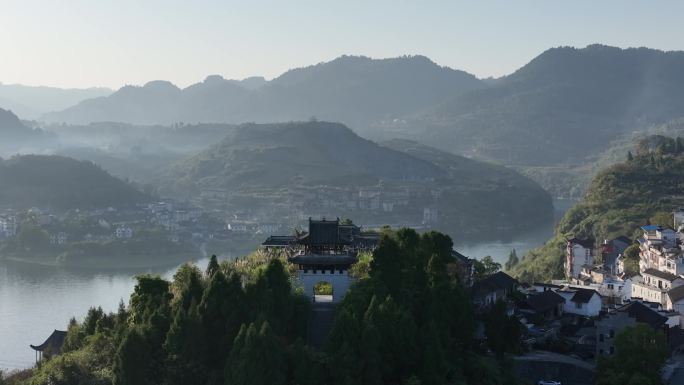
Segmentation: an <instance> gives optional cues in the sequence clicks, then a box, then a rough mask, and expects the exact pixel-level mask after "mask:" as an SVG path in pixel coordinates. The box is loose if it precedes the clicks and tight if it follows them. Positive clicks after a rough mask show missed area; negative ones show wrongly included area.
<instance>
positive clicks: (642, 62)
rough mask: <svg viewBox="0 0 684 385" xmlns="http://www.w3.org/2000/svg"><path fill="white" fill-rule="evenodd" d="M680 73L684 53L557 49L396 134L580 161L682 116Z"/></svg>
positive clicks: (472, 150)
mask: <svg viewBox="0 0 684 385" xmlns="http://www.w3.org/2000/svg"><path fill="white" fill-rule="evenodd" d="M683 67H684V52H663V51H658V50H653V49H646V48H638V49H619V48H614V47H607V46H601V45H592V46H588V47H586V48H583V49H576V48H571V47H561V48H554V49H550V50H548V51H546V52H544V53H542V54H541V55H539V56H538V57H537V58H535V59H534V60H532V61H531V62H530V63H528V64H527V65H525V66H524V67H522V68H521V69H519V70H518V71H516V72H515V73H513V74H511V75H509V76H506V77H504V78H502V79H498V80H497V81H495V82H491V83H490V86H489V87H487V88H483V89H479V90H475V91H473V92H469V93H467V94H464V95H461V96H458V97H455V98H453V99H451V100H449V101H448V102H445V103H442V104H440V105H439V106H436V107H435V108H433V109H432V111H430V112H428V113H426V114H424V115H422V116H420V117H418V118H416V119H414V120H412V121H410V122H409V123H408V124H407V125H406V127H403V128H402V127H395V128H394V129H395V130H396V131H403V133H404V134H405V135H407V136H415V137H420V138H421V139H422V140H423V141H425V142H427V143H429V144H434V145H436V146H439V147H441V148H445V149H448V150H450V151H454V152H456V153H462V154H471V155H473V156H477V157H480V158H486V159H494V160H497V161H502V162H506V163H509V164H510V163H513V164H532V165H538V164H548V163H552V164H558V163H573V162H581V161H584V160H585V159H586V157H588V156H593V155H596V154H597V153H598V152H600V151H601V150H602V149H603V148H604V147H605V146H606V144H607V143H608V142H610V141H611V140H614V139H616V138H618V137H620V136H621V135H625V134H628V133H631V132H632V131H634V130H638V129H643V128H645V127H648V126H649V125H651V124H659V123H663V122H665V121H668V120H671V119H674V118H678V117H681V116H684V72H682V71H681V68H683Z"/></svg>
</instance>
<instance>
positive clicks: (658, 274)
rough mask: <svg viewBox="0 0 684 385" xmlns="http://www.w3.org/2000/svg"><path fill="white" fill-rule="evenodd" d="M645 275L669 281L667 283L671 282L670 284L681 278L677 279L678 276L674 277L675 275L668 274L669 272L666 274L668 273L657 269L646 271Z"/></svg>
mask: <svg viewBox="0 0 684 385" xmlns="http://www.w3.org/2000/svg"><path fill="white" fill-rule="evenodd" d="M643 274H648V275H652V276H654V277H658V278H660V279H664V280H667V281H670V282H672V281H674V280H675V279H677V278H679V277H677V276H676V275H674V274H672V273H668V272H666V271H660V270H656V269H646V270H644V272H643Z"/></svg>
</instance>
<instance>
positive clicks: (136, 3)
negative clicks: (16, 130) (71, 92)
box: [0, 0, 684, 89]
mask: <svg viewBox="0 0 684 385" xmlns="http://www.w3.org/2000/svg"><path fill="white" fill-rule="evenodd" d="M655 3H657V6H654V4H655ZM683 14H684V2H682V1H667V0H664V1H658V2H653V1H624V0H619V1H618V0H601V1H596V0H573V1H563V2H561V1H550V0H548V1H547V0H545V1H542V0H538V1H532V0H516V1H510V0H501V1H499V0H490V1H483V0H477V1H475V0H473V1H458V0H451V1H437V0H435V1H431V0H422V1H402V0H388V1H385V0H344V1H327V0H288V1H285V0H249V1H247V0H243V1H230V0H193V1H189V0H186V1H179V0H96V1H93V0H61V1H55V0H0V26H1V27H0V82H2V83H5V84H12V83H20V84H26V85H48V86H56V87H78V88H84V87H93V86H106V87H110V88H115V89H116V88H119V87H121V86H123V85H126V84H133V85H142V84H144V83H146V82H148V81H150V80H158V79H163V80H169V81H171V82H173V83H175V84H177V85H179V86H181V87H185V86H188V85H190V84H193V83H196V82H199V81H201V80H203V79H204V78H205V77H206V76H207V75H210V74H219V75H222V76H224V77H226V78H234V79H241V78H244V77H248V76H254V75H258V76H264V77H266V78H267V79H270V78H273V77H276V76H278V75H280V74H281V73H283V72H285V71H286V70H288V69H291V68H297V67H302V66H307V65H311V64H316V63H319V62H323V61H329V60H332V59H334V58H335V57H338V56H340V55H343V54H353V55H365V56H370V57H373V58H385V57H396V56H400V55H407V54H408V55H416V54H420V55H425V56H427V57H429V58H431V59H432V60H433V61H434V62H436V63H438V64H440V65H444V66H448V67H452V68H456V69H461V70H465V71H468V72H470V73H473V74H475V75H476V76H478V77H489V76H494V77H498V76H502V75H506V74H509V73H511V72H513V71H515V70H516V69H518V68H520V67H521V66H523V65H524V64H525V63H527V62H528V61H530V60H531V59H532V58H534V57H535V56H537V55H538V54H540V53H541V52H543V51H544V50H546V49H548V48H551V47H557V46H565V45H569V46H576V47H584V46H586V45H588V44H593V43H602V44H608V45H613V46H619V47H623V48H627V47H651V48H658V49H662V50H684V23H682V22H681V15H683Z"/></svg>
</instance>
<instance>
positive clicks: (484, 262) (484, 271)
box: [474, 255, 501, 280]
mask: <svg viewBox="0 0 684 385" xmlns="http://www.w3.org/2000/svg"><path fill="white" fill-rule="evenodd" d="M474 268H475V279H476V280H477V279H482V278H485V277H488V276H490V275H492V274H494V273H496V272H497V271H499V270H501V264H500V263H498V262H494V260H493V259H492V257H491V256H489V255H487V256H485V257H483V258H482V259H480V260H477V259H476V260H475V266H474Z"/></svg>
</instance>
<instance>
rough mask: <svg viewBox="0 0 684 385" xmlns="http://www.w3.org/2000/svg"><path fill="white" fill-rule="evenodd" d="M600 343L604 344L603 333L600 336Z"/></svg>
mask: <svg viewBox="0 0 684 385" xmlns="http://www.w3.org/2000/svg"><path fill="white" fill-rule="evenodd" d="M599 342H603V333H601V334H599Z"/></svg>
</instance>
